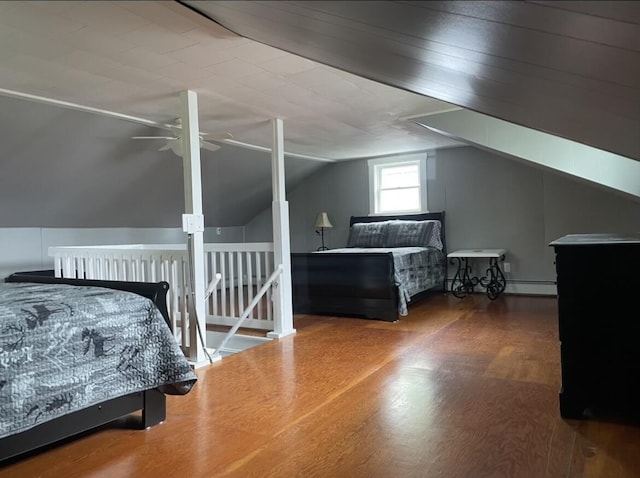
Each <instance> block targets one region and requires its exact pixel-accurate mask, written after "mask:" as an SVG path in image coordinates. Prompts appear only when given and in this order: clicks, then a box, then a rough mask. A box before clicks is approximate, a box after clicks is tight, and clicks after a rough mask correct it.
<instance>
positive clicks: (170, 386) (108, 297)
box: [0, 283, 196, 438]
mask: <svg viewBox="0 0 640 478" xmlns="http://www.w3.org/2000/svg"><path fill="white" fill-rule="evenodd" d="M195 382H196V376H195V374H194V373H193V371H192V370H191V368H190V366H189V364H188V362H187V361H186V359H185V357H184V355H183V354H182V351H181V350H180V348H179V347H178V344H177V343H176V341H175V339H174V338H173V335H172V334H171V331H170V330H169V327H167V325H166V322H165V321H164V319H163V318H162V315H161V314H160V312H159V311H158V310H157V308H156V307H155V305H154V304H153V302H151V301H150V300H149V299H146V298H144V297H142V296H139V295H137V294H133V293H129V292H120V291H114V290H109V289H103V288H97V287H75V286H69V285H62V284H27V283H11V284H6V283H0V438H2V437H5V436H8V435H12V434H14V433H17V432H20V431H24V430H27V429H29V428H31V427H33V426H35V425H39V424H40V423H43V422H46V421H48V420H51V419H53V418H56V417H59V416H61V415H64V414H66V413H69V412H72V411H75V410H79V409H82V408H86V407H89V406H92V405H95V404H97V403H100V402H103V401H105V400H109V399H112V398H116V397H120V396H124V395H128V394H130V393H136V392H141V391H144V390H149V389H152V388H159V389H160V390H161V391H162V392H164V393H168V394H185V393H187V392H189V390H190V389H191V387H193V385H194V384H195Z"/></svg>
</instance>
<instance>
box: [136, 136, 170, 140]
mask: <svg viewBox="0 0 640 478" xmlns="http://www.w3.org/2000/svg"><path fill="white" fill-rule="evenodd" d="M131 139H166V140H170V139H177V138H175V137H173V136H132V137H131Z"/></svg>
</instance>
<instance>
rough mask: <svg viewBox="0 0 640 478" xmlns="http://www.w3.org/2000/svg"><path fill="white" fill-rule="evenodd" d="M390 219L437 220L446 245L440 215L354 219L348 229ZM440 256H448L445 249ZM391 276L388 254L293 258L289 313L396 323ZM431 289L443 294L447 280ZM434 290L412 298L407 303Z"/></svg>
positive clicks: (395, 296) (395, 292)
mask: <svg viewBox="0 0 640 478" xmlns="http://www.w3.org/2000/svg"><path fill="white" fill-rule="evenodd" d="M390 219H403V220H414V221H424V220H439V221H440V222H441V224H442V227H441V238H442V244H446V242H445V231H444V212H434V213H425V214H412V215H405V216H352V217H351V222H350V225H353V224H354V223H356V222H375V221H387V220H390ZM443 252H444V254H445V255H446V250H445V251H443ZM393 273H394V269H393V255H392V254H391V253H388V254H382V253H357V254H344V253H336V254H332V253H330V252H326V253H322V254H311V253H294V254H291V278H292V287H293V291H292V292H293V312H294V313H296V314H316V315H340V316H349V317H364V318H367V319H377V320H384V321H387V322H394V321H396V320H398V304H399V297H398V288H397V287H396V286H395V284H394V278H393V276H394V274H393ZM433 290H438V291H440V290H441V291H443V292H446V281H445V282H443V284H442V286H441V287H439V288H437V289H433ZM433 290H432V291H425V292H421V293H420V294H417V295H415V296H413V297H412V298H411V304H414V303H415V302H416V301H418V300H420V299H422V298H424V297H425V296H427V295H429V292H433Z"/></svg>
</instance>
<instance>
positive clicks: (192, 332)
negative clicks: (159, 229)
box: [180, 90, 207, 366]
mask: <svg viewBox="0 0 640 478" xmlns="http://www.w3.org/2000/svg"><path fill="white" fill-rule="evenodd" d="M180 100H181V101H180V102H181V106H182V108H181V119H182V151H183V155H182V164H183V168H184V169H183V170H184V204H185V213H186V214H187V215H191V217H192V218H194V219H195V218H197V217H198V216H202V173H201V170H200V125H199V122H198V98H197V95H196V93H195V92H194V91H191V90H185V91H182V92H180ZM187 222H189V223H190V224H189V227H188V228H187V227H185V229H189V230H188V231H185V232H188V234H189V236H188V237H189V238H190V246H191V250H192V251H193V257H192V259H193V263H192V264H191V267H192V275H193V282H194V283H193V284H192V285H191V286H192V287H193V291H192V292H193V304H192V305H193V309H194V310H195V312H196V313H195V316H194V317H191V316H190V317H189V360H191V361H192V362H194V363H195V364H196V366H199V365H204V364H206V363H207V362H206V355H205V351H204V348H203V346H202V344H201V343H200V340H199V338H198V329H197V327H198V326H199V327H200V330H202V335H203V336H205V335H206V311H205V288H206V278H205V270H204V266H205V264H204V219H203V218H202V221H201V224H202V227H199V226H198V225H196V226H195V227H194V223H197V224H200V221H198V220H192V221H187ZM189 282H191V278H190V279H189ZM196 319H197V321H196Z"/></svg>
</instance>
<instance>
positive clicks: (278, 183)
mask: <svg viewBox="0 0 640 478" xmlns="http://www.w3.org/2000/svg"><path fill="white" fill-rule="evenodd" d="M271 178H272V183H273V203H272V211H273V255H274V262H275V267H278V264H282V268H283V270H282V274H280V277H279V278H278V279H277V285H276V286H274V289H273V309H274V310H273V319H274V329H275V330H273V332H269V333H268V334H267V336H269V337H276V338H279V337H284V336H285V335H289V334H293V333H295V331H296V330H295V329H294V328H293V300H292V296H291V247H290V243H289V203H288V202H287V201H286V196H285V184H284V133H283V126H282V120H281V119H280V118H275V119H274V120H273V148H272V150H271Z"/></svg>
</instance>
